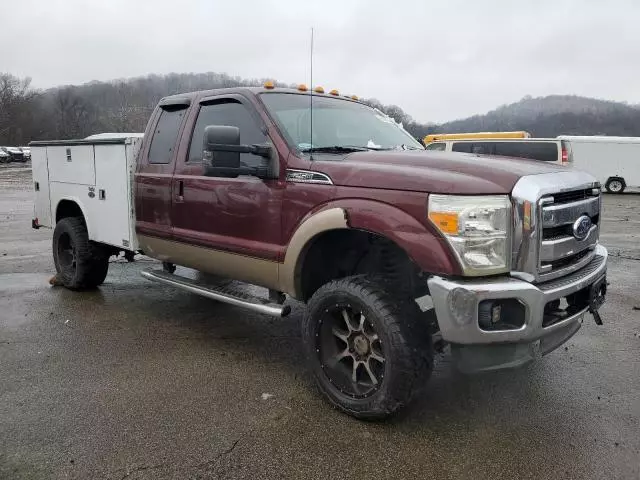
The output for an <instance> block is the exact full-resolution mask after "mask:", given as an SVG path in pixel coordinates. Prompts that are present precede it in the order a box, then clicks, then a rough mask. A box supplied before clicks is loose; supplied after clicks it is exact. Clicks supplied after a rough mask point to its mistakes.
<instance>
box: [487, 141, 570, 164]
mask: <svg viewBox="0 0 640 480" xmlns="http://www.w3.org/2000/svg"><path fill="white" fill-rule="evenodd" d="M496 155H504V156H507V157H520V158H530V159H533V160H542V161H543V162H557V161H558V145H557V144H556V143H552V142H498V143H496Z"/></svg>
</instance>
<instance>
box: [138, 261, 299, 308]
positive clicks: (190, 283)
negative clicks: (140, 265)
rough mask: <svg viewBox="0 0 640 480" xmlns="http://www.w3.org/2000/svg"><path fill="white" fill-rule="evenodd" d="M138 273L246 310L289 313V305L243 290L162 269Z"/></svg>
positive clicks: (149, 278)
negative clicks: (232, 289)
mask: <svg viewBox="0 0 640 480" xmlns="http://www.w3.org/2000/svg"><path fill="white" fill-rule="evenodd" d="M140 274H141V275H142V276H143V277H144V278H146V279H148V280H152V281H154V282H160V283H165V284H167V285H171V286H173V287H177V288H180V289H182V290H186V291H187V292H191V293H195V294H197V295H202V296H203V297H207V298H211V299H212V300H217V301H219V302H223V303H228V304H230V305H235V306H237V307H243V308H246V309H247V310H252V311H254V312H258V313H262V314H264V315H271V316H272V317H286V316H287V315H289V313H291V307H290V306H289V305H278V304H277V303H271V302H269V301H268V300H267V299H264V298H260V297H256V296H253V295H249V294H247V293H244V292H234V291H230V289H228V288H226V289H225V288H224V287H215V286H211V285H207V286H204V285H201V284H199V283H198V282H196V281H195V280H191V279H190V278H185V277H181V276H180V275H175V274H173V273H168V272H165V271H164V270H143V271H142V272H140Z"/></svg>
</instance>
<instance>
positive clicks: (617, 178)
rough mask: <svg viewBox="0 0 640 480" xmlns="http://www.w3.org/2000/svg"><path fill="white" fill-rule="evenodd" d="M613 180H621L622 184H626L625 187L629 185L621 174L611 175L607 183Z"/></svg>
mask: <svg viewBox="0 0 640 480" xmlns="http://www.w3.org/2000/svg"><path fill="white" fill-rule="evenodd" d="M612 180H619V181H620V182H622V185H624V186H625V187H626V186H627V182H625V180H624V177H621V176H620V175H611V176H610V177H608V178H607V181H606V182H605V185H606V184H607V183H609V182H610V181H612Z"/></svg>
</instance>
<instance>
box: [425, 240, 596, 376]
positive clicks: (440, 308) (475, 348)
mask: <svg viewBox="0 0 640 480" xmlns="http://www.w3.org/2000/svg"><path fill="white" fill-rule="evenodd" d="M606 269H607V250H606V248H604V247H603V246H601V245H597V246H596V255H595V257H594V259H593V260H592V261H591V263H589V264H588V265H586V266H585V267H583V268H582V269H580V270H578V271H576V272H573V273H572V274H570V275H567V276H565V277H561V278H558V279H555V280H552V281H549V282H546V283H541V284H537V285H536V284H532V283H528V282H526V281H524V280H519V279H516V278H512V277H506V278H505V277H498V278H492V279H464V280H449V279H445V278H442V277H435V276H434V277H431V278H430V279H429V280H428V285H429V291H430V294H431V298H432V301H433V306H434V308H435V311H436V317H437V319H438V325H439V327H440V332H441V335H442V339H443V340H445V341H446V342H448V343H450V344H451V346H452V352H453V355H454V358H455V360H456V362H457V364H458V367H459V368H460V369H461V370H462V371H467V372H476V371H484V370H496V369H501V368H508V367H515V366H519V365H522V364H524V363H527V362H529V361H531V360H534V359H535V358H538V357H540V356H541V355H544V354H545V353H548V352H550V351H552V350H554V349H555V348H557V347H559V346H560V345H562V344H563V343H564V342H566V341H567V340H568V339H569V338H571V336H572V335H573V334H575V333H576V332H577V331H578V329H579V328H580V326H581V322H582V318H583V317H584V314H585V313H586V312H587V311H588V310H589V307H588V306H585V307H584V308H581V309H580V310H578V311H574V312H571V314H570V315H568V316H566V317H564V318H562V319H561V320H558V321H555V322H553V323H550V324H549V322H548V321H547V319H545V306H547V304H549V303H550V302H553V301H554V300H559V299H562V298H564V297H567V296H568V295H571V294H574V293H577V292H581V291H584V289H587V288H589V287H590V286H591V285H593V284H594V283H596V282H599V281H600V280H601V279H602V278H603V277H604V276H605V274H606ZM456 289H464V290H465V291H466V292H465V294H467V298H473V299H474V302H475V307H474V306H473V305H472V306H471V308H469V305H467V308H468V311H469V312H470V314H469V315H467V316H466V317H464V319H463V320H462V321H461V320H460V318H461V316H460V315H457V316H456V315H454V312H452V308H456V305H455V304H454V305H451V302H450V297H449V296H450V294H451V292H452V291H454V290H456ZM469 294H470V295H469ZM499 299H515V300H517V301H518V302H520V303H521V304H522V305H523V306H524V312H525V313H524V324H523V325H522V326H521V327H519V328H517V329H511V330H493V331H488V330H484V329H482V328H481V327H480V324H479V323H478V306H479V304H480V302H482V301H483V300H499ZM545 325H546V326H545Z"/></svg>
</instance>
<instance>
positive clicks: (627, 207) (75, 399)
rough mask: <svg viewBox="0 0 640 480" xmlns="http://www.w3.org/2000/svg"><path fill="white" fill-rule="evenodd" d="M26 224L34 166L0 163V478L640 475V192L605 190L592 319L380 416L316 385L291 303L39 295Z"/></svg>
mask: <svg viewBox="0 0 640 480" xmlns="http://www.w3.org/2000/svg"><path fill="white" fill-rule="evenodd" d="M31 215H32V203H31V177H30V171H28V170H25V169H22V168H18V167H10V168H2V169H0V478H1V479H5V478H6V479H13V478H25V479H26V478H28V479H32V478H35V479H39V478H78V479H85V478H86V479H88V478H107V479H125V478H127V479H152V478H153V479H155V478H161V479H163V478H246V479H258V478H296V479H314V478H336V479H342V478H357V479H360V478H371V479H373V478H394V479H398V480H399V479H410V478H438V479H448V478H465V479H466V478H469V479H484V478H487V479H488V478H492V479H498V478H505V479H506V478H519V479H529V478H531V479H534V478H535V479H547V478H549V479H562V478H585V479H587V478H594V479H595V478H597V479H614V478H616V479H617V478H625V479H627V478H629V479H638V478H640V311H637V310H634V307H639V308H640V195H623V196H606V197H605V209H604V224H603V230H604V232H603V235H602V242H603V243H604V244H605V245H606V246H608V247H610V251H611V253H612V255H613V256H612V258H611V259H610V266H609V274H608V275H609V281H610V282H611V285H610V287H609V289H610V290H609V294H608V299H607V303H606V304H605V305H604V307H603V308H602V311H601V312H602V316H603V318H604V321H605V324H604V326H602V327H598V326H596V325H595V324H594V323H593V321H592V319H591V317H590V316H588V318H586V319H585V323H584V326H583V328H582V329H581V330H580V331H579V332H578V333H577V334H576V335H575V336H574V337H573V338H572V339H571V340H570V341H569V342H568V343H567V344H566V345H565V346H563V347H561V348H560V349H558V350H556V351H555V352H553V353H551V354H550V355H548V356H546V357H544V358H543V359H542V361H540V362H538V363H536V364H533V365H529V366H527V367H524V368H522V369H519V370H513V371H508V372H500V373H490V374H483V375H481V376H472V377H468V376H464V375H462V374H459V373H456V372H455V371H454V369H453V368H452V365H451V362H450V359H449V356H448V354H445V355H443V356H440V357H438V361H437V365H436V369H435V372H434V374H433V377H432V379H431V381H430V383H429V388H428V390H427V391H426V392H425V394H424V396H423V397H422V398H420V399H419V400H418V401H417V402H415V403H414V404H412V405H411V406H410V407H409V408H407V409H406V410H405V411H404V412H403V413H402V414H401V415H400V416H398V417H396V418H394V419H392V420H391V421H387V422H384V423H365V422H360V421H357V420H354V419H352V418H350V417H347V416H345V415H343V414H341V413H339V412H337V411H335V410H333V409H331V408H330V407H329V406H328V404H327V403H325V402H324V401H323V399H322V398H321V397H320V395H319V393H317V392H316V390H315V387H314V386H313V384H312V382H311V380H310V379H309V377H308V375H307V372H306V370H305V367H304V365H303V361H302V354H301V349H300V340H299V329H298V323H299V320H300V315H301V312H302V306H300V305H297V304H296V305H294V312H293V314H292V315H291V316H290V317H288V318H286V319H282V320H281V319H271V318H268V317H263V316H260V315H257V314H252V313H248V312H246V311H244V310H241V309H238V308H234V307H230V306H225V305H222V304H219V303H216V302H213V301H209V300H206V299H204V298H200V297H197V296H195V295H191V294H188V293H184V292H181V291H177V290H173V289H172V288H170V287H165V286H162V285H159V284H153V283H150V282H148V281H146V280H143V279H142V278H141V277H140V275H139V271H140V270H141V269H143V268H149V267H150V266H153V265H154V263H153V262H151V261H149V260H144V259H142V260H141V261H138V262H136V263H134V264H127V263H123V262H121V261H119V260H114V262H113V263H112V264H111V266H110V270H109V275H108V277H107V281H106V283H105V284H104V286H102V287H101V288H100V289H99V290H97V291H94V292H86V293H74V292H70V291H67V290H65V289H62V288H52V287H50V286H49V285H48V283H47V281H48V279H49V278H50V277H51V276H52V272H53V271H54V269H53V262H52V260H51V254H50V239H51V232H50V231H48V230H40V231H34V230H32V229H31V228H30V221H31ZM264 394H269V395H264ZM270 395H272V396H270Z"/></svg>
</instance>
